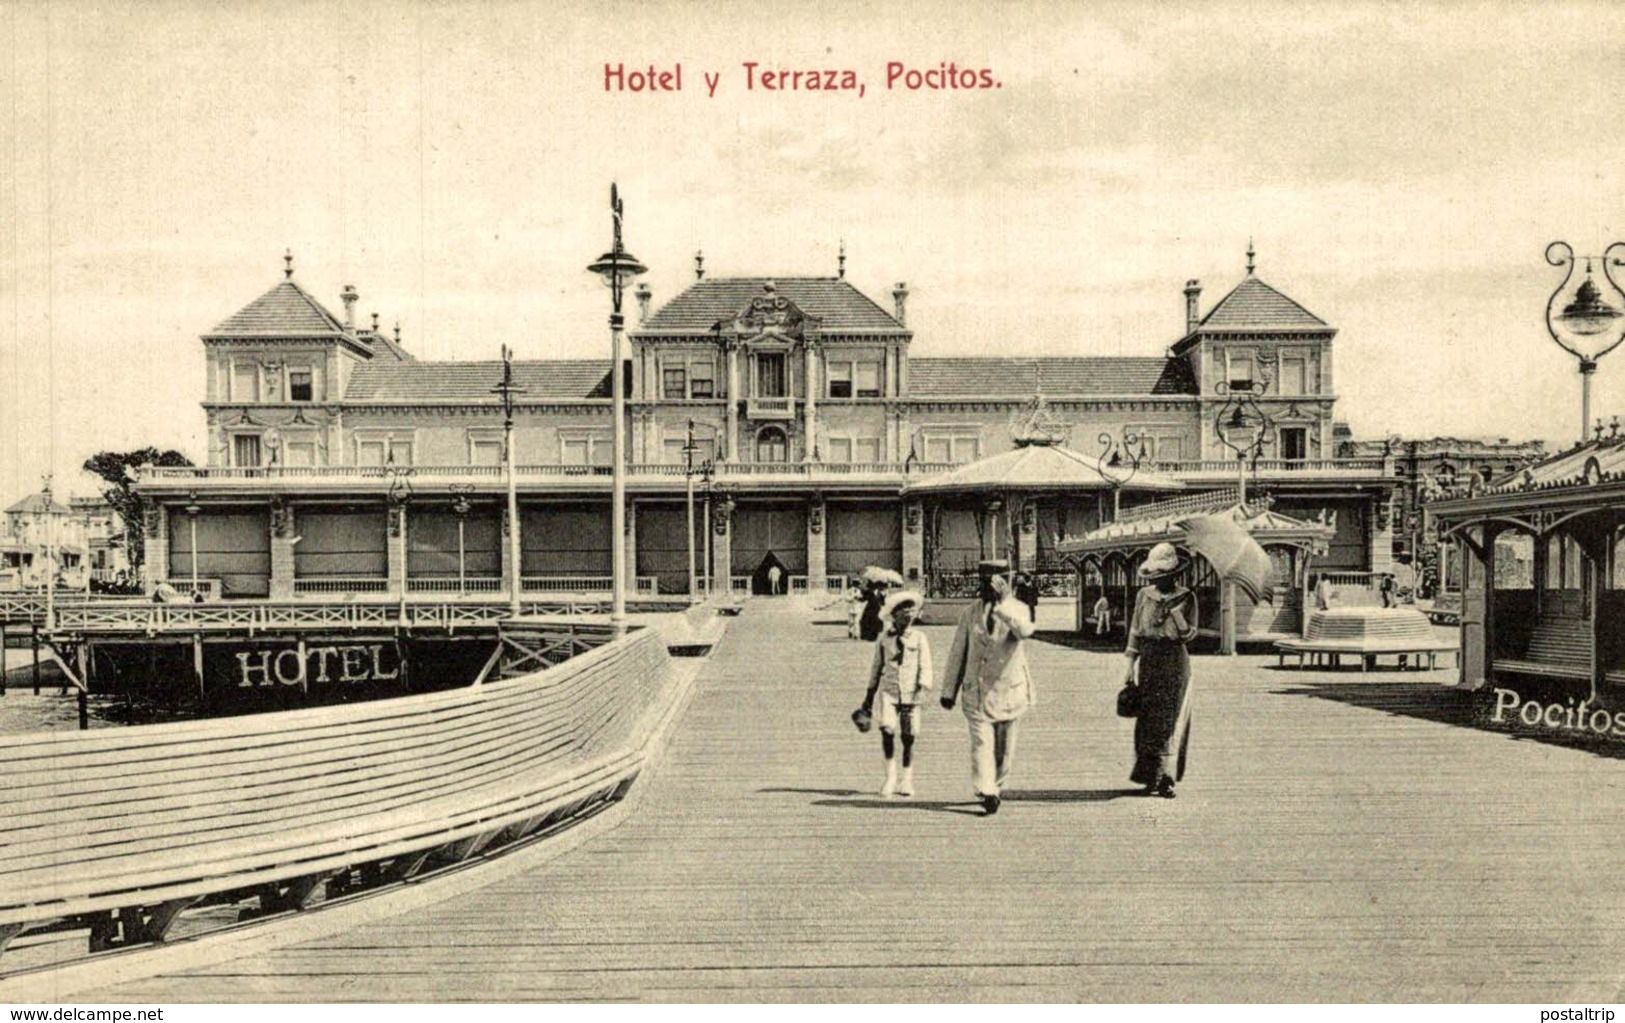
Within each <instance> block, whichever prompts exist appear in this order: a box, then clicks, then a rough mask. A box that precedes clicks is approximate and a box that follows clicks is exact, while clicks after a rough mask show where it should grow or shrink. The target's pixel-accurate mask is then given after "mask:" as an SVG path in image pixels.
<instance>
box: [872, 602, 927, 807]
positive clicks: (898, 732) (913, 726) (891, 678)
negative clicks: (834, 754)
mask: <svg viewBox="0 0 1625 1023" xmlns="http://www.w3.org/2000/svg"><path fill="white" fill-rule="evenodd" d="M924 605H925V598H924V597H922V596H920V594H918V593H915V592H913V591H911V590H904V591H902V592H900V593H894V594H892V595H891V596H890V597H887V598H886V603H885V604H884V605H883V606H882V607H881V609H880V613H881V618H882V619H883V620H884V619H890V620H891V627H890V628H889V629H887V630H886V631H885V632H883V633H882V634H881V635H880V638H879V639H877V640H875V655H874V659H873V660H872V661H871V662H870V665H869V692H868V694H867V695H866V696H865V698H864V701H863V705H864V707H865V708H869V707H871V706H874V705H875V704H877V703H878V704H879V706H878V708H876V714H875V717H876V718H877V719H878V724H879V725H880V752H881V754H882V755H884V756H885V758H886V780H885V782H884V783H883V784H882V785H881V786H880V795H881V796H882V797H885V798H890V797H891V796H893V795H899V796H912V795H913V794H914V739H915V737H916V736H918V735H919V734H920V698H921V696H922V695H923V694H924V693H925V692H926V691H927V690H929V689H931V688H932V687H933V685H934V682H933V672H932V668H931V643H930V641H929V640H927V639H926V638H925V633H923V632H921V631H920V630H919V629H916V628H914V620H915V619H916V618H918V617H919V614H920V608H921V607H923V606H924ZM860 727H862V726H861V725H860ZM899 739H901V740H902V746H903V756H902V761H903V769H902V772H901V773H900V774H899V772H898V769H897V760H898V757H897V745H898V740H899Z"/></svg>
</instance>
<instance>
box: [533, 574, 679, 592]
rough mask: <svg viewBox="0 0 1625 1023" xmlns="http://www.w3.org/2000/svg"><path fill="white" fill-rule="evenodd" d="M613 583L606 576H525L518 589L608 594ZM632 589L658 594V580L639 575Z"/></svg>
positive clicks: (611, 579) (653, 577)
mask: <svg viewBox="0 0 1625 1023" xmlns="http://www.w3.org/2000/svg"><path fill="white" fill-rule="evenodd" d="M614 583H615V579H614V577H613V576H607V575H527V576H524V577H523V578H521V579H520V587H519V588H520V590H521V591H522V592H524V593H608V592H609V591H610V590H612V589H613V588H614ZM633 589H634V590H635V591H636V592H637V593H640V594H646V595H651V596H652V595H654V594H656V593H659V592H660V579H659V578H658V577H657V576H652V575H640V576H638V577H637V578H636V579H634V580H633Z"/></svg>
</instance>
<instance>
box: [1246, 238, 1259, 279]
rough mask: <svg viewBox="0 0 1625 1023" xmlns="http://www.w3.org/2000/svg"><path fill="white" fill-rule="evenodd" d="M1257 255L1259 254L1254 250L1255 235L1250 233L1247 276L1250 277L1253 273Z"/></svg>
mask: <svg viewBox="0 0 1625 1023" xmlns="http://www.w3.org/2000/svg"><path fill="white" fill-rule="evenodd" d="M1256 255H1257V253H1255V252H1254V251H1253V237H1252V235H1248V236H1247V276H1248V277H1251V276H1252V275H1253V266H1254V263H1255V260H1254V257H1255V256H1256Z"/></svg>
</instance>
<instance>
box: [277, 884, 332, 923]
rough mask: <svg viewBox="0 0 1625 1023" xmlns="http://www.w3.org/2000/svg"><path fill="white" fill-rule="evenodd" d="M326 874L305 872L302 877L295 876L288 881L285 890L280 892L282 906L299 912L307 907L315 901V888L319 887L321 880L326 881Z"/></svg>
mask: <svg viewBox="0 0 1625 1023" xmlns="http://www.w3.org/2000/svg"><path fill="white" fill-rule="evenodd" d="M328 876H329V875H327V874H306V875H305V876H304V877H296V878H294V879H293V880H292V881H289V882H288V888H287V890H286V891H284V892H283V893H282V899H281V901H282V908H283V909H291V910H294V911H295V912H301V913H302V912H304V911H305V910H307V909H309V908H310V905H311V903H312V902H314V901H315V898H316V889H317V888H320V887H321V884H322V882H323V881H326V880H327V878H328Z"/></svg>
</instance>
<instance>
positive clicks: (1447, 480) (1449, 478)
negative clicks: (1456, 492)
mask: <svg viewBox="0 0 1625 1023" xmlns="http://www.w3.org/2000/svg"><path fill="white" fill-rule="evenodd" d="M1433 475H1434V478H1435V479H1437V480H1438V481H1439V486H1441V487H1445V488H1447V489H1448V488H1449V487H1453V486H1455V485H1456V467H1455V466H1453V465H1451V464H1450V463H1449V462H1445V463H1443V464H1441V465H1440V466H1439V468H1437V469H1436V470H1434V473H1433Z"/></svg>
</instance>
